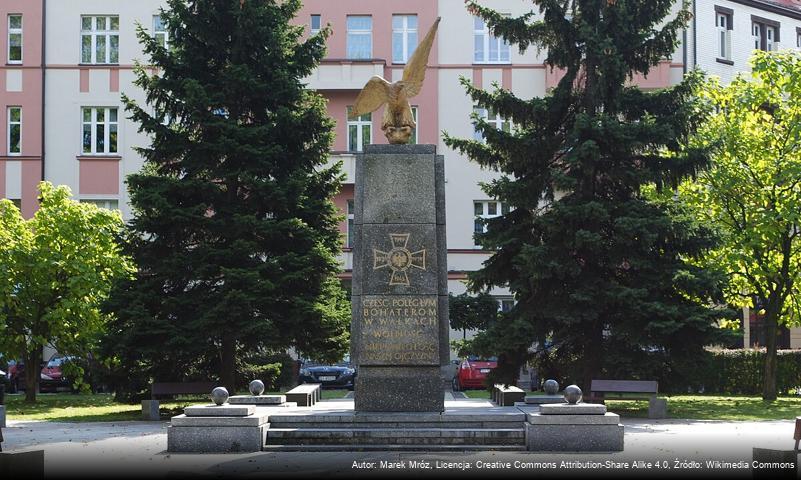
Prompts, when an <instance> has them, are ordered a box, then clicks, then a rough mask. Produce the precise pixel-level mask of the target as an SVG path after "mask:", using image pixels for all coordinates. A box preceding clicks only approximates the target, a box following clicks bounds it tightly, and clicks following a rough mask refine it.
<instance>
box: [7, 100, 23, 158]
mask: <svg viewBox="0 0 801 480" xmlns="http://www.w3.org/2000/svg"><path fill="white" fill-rule="evenodd" d="M6 114H7V118H8V131H7V136H6V146H7V148H6V151H7V152H8V154H9V155H22V107H8V110H7V111H6Z"/></svg>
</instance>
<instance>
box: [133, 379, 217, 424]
mask: <svg viewBox="0 0 801 480" xmlns="http://www.w3.org/2000/svg"><path fill="white" fill-rule="evenodd" d="M216 386H217V383H215V382H155V383H153V385H151V387H150V400H142V419H144V420H149V421H156V420H159V419H160V417H159V398H160V397H166V396H172V395H180V394H184V395H190V394H205V395H209V394H210V393H211V391H212V390H213V389H214V387H216Z"/></svg>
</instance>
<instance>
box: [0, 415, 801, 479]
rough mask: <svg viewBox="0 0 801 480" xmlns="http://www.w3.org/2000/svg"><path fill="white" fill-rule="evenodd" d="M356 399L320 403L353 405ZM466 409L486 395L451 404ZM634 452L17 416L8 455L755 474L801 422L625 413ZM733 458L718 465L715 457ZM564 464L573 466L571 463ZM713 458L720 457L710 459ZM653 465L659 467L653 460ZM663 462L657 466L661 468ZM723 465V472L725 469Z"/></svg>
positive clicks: (138, 465) (482, 471)
mask: <svg viewBox="0 0 801 480" xmlns="http://www.w3.org/2000/svg"><path fill="white" fill-rule="evenodd" d="M350 403H352V401H350V400H347V399H346V400H330V401H324V402H321V404H324V405H325V404H328V406H329V407H337V408H339V407H346V406H348V404H350ZM447 404H449V405H459V406H462V407H469V408H473V407H482V406H487V407H489V406H491V404H490V403H489V402H488V401H486V400H449V401H447ZM623 424H624V426H625V450H624V451H623V452H619V453H609V454H582V453H560V454H552V453H534V452H492V451H469V452H441V453H437V452H436V451H428V452H419V453H418V452H380V451H377V452H376V451H372V452H260V453H251V454H223V455H217V454H169V453H167V452H166V449H167V425H168V422H166V421H162V422H144V421H142V422H138V421H130V422H85V423H59V422H44V421H14V420H11V421H9V425H8V428H6V429H4V430H3V434H4V436H5V442H4V443H3V451H4V452H21V451H29V450H38V449H41V450H45V473H46V475H47V476H54V477H61V476H78V475H80V476H82V477H86V476H123V477H125V476H133V475H136V476H143V475H145V476H148V477H173V476H176V475H186V474H193V475H198V474H199V475H213V476H218V475H226V476H227V475H245V476H261V475H265V476H267V475H270V474H272V475H279V476H287V475H293V476H312V475H313V476H319V475H326V476H354V475H369V476H374V475H376V474H380V475H409V474H410V473H423V474H428V475H453V474H454V473H459V474H460V475H462V474H463V475H468V476H472V475H487V474H499V475H503V476H530V475H532V474H547V475H549V476H550V475H557V476H558V475H560V474H564V475H572V474H575V473H576V472H577V471H584V472H585V473H586V474H588V475H591V476H595V475H596V474H598V475H604V474H612V473H614V474H615V476H619V475H620V474H624V475H625V474H631V475H640V476H641V475H642V474H644V473H646V472H645V471H644V470H647V473H648V474H649V475H657V476H664V475H670V476H679V475H680V476H684V475H685V474H686V475H690V474H701V475H709V474H712V475H716V476H717V475H721V476H722V475H725V476H727V477H731V476H738V477H743V478H745V477H750V476H751V475H752V470H751V469H750V467H751V455H752V453H751V449H752V448H753V447H765V448H776V449H784V450H787V449H790V448H792V444H793V441H792V435H793V427H794V423H793V422H792V421H790V420H787V421H758V422H755V421H747V422H728V421H700V420H680V419H668V420H648V419H633V418H624V419H623ZM716 461H719V462H729V463H728V464H727V463H720V464H715V463H714V462H716ZM563 462H564V463H563ZM710 462H712V463H710ZM649 463H650V465H649ZM657 465H658V466H657ZM716 467H717V468H716Z"/></svg>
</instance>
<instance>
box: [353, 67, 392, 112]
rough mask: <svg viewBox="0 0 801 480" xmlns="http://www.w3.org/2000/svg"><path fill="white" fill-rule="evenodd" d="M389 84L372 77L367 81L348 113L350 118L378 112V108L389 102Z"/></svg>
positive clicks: (381, 79) (379, 78) (375, 76)
mask: <svg viewBox="0 0 801 480" xmlns="http://www.w3.org/2000/svg"><path fill="white" fill-rule="evenodd" d="M390 87H391V84H390V83H389V82H388V81H386V80H384V79H383V78H381V77H379V76H378V75H374V76H373V78H371V79H370V80H368V81H367V85H365V86H364V88H363V89H362V91H361V92H359V96H358V97H356V103H355V104H354V105H353V109H352V110H351V112H350V117H351V118H355V117H358V116H360V115H364V114H365V113H370V112H374V111H376V110H378V108H379V107H380V106H381V105H383V104H385V103H387V102H388V101H389V95H390V90H391V89H390Z"/></svg>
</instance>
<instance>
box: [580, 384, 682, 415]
mask: <svg viewBox="0 0 801 480" xmlns="http://www.w3.org/2000/svg"><path fill="white" fill-rule="evenodd" d="M658 392H659V383H658V382H656V381H653V380H593V381H592V383H591V385H590V395H589V398H588V399H586V400H588V401H589V402H600V403H604V401H605V400H648V418H665V417H667V400H666V399H664V398H657V396H656V395H657V393H658Z"/></svg>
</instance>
